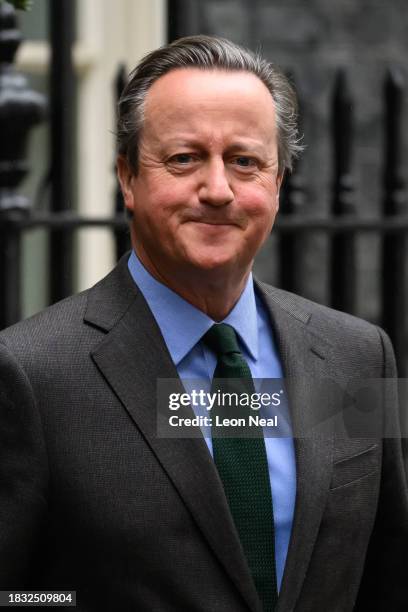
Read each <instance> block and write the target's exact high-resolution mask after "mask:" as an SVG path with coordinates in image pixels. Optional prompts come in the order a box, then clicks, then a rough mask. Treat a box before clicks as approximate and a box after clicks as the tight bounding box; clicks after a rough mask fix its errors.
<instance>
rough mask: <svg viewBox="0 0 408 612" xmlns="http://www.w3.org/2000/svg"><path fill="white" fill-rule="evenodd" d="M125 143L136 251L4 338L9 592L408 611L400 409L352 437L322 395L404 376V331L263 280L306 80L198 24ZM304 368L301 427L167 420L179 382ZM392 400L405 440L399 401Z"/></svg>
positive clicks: (136, 97)
mask: <svg viewBox="0 0 408 612" xmlns="http://www.w3.org/2000/svg"><path fill="white" fill-rule="evenodd" d="M118 142H119V157H118V175H119V179H120V183H121V186H122V191H123V196H124V200H125V205H126V208H127V210H128V211H129V213H130V214H131V222H130V224H131V235H132V245H133V251H132V254H131V255H130V257H129V256H126V257H125V258H124V259H122V260H121V261H120V262H119V264H118V266H117V267H116V268H115V269H114V270H113V272H111V273H110V274H109V275H108V276H107V277H106V278H105V279H103V280H102V281H101V282H99V283H98V284H97V285H96V286H95V287H93V288H91V289H90V290H88V291H85V292H84V293H82V294H80V295H78V296H74V297H72V298H69V299H67V300H64V301H63V302H61V303H60V304H57V305H55V306H52V307H51V308H49V309H47V310H46V311H44V312H43V313H40V314H39V315H37V316H35V317H33V318H32V319H30V320H28V321H25V322H22V323H20V324H18V325H17V326H14V327H12V328H10V329H8V330H6V331H4V332H2V333H1V334H0V346H1V351H0V373H1V376H0V381H1V387H0V393H1V395H0V398H1V400H0V401H1V404H0V408H1V412H0V419H1V420H0V423H1V426H0V483H1V488H0V492H1V500H0V501H1V503H0V588H1V589H34V588H36V589H47V590H61V589H65V590H67V589H74V590H76V591H77V608H78V609H79V610H81V611H89V610H98V611H99V610H112V611H113V610H120V611H127V610H137V611H138V612H139V611H146V612H147V611H149V612H150V611H152V610H154V611H155V612H159V611H163V612H168V611H177V612H179V611H181V610H183V611H184V610H185V611H189V612H198V611H201V612H204V611H207V612H210V611H211V612H212V611H220V612H221V611H223V612H224V611H228V612H229V611H231V612H238V611H245V610H246V611H248V610H252V611H261V610H265V611H269V610H274V609H275V610H277V611H279V612H289V611H292V610H294V611H297V612H312V611H313V612H317V611H318V612H320V611H324V612H348V611H351V610H357V611H362V610H370V611H374V610H378V611H379V610H381V611H384V610H387V611H388V610H390V611H391V610H392V611H393V612H397V611H399V610H405V609H406V606H407V603H408V588H407V580H406V578H405V567H406V562H407V551H408V541H407V517H408V507H407V492H406V482H405V477H404V473H403V465H402V459H401V450H400V441H399V440H398V439H396V438H395V437H393V438H390V437H386V436H385V431H384V430H383V420H382V416H381V415H379V416H375V417H373V419H374V421H375V422H374V425H375V427H376V435H375V437H374V436H366V437H364V436H360V437H355V436H350V437H347V436H346V435H342V436H340V437H338V436H336V435H335V433H336V431H335V430H334V428H333V427H332V421H333V420H334V421H335V420H336V416H338V415H336V414H334V413H333V410H332V406H331V404H330V401H329V400H327V403H323V404H322V403H320V404H319V405H317V403H316V401H315V400H314V399H313V397H314V398H315V396H314V395H313V393H314V390H313V381H315V380H316V381H318V380H324V379H330V380H331V381H332V382H333V383H335V384H336V385H338V386H339V387H341V388H345V387H346V386H347V384H348V383H349V382H350V381H353V380H366V379H368V378H376V379H378V378H383V377H388V378H390V377H393V376H395V365H394V358H393V353H392V348H391V346H390V343H389V340H388V339H387V337H386V335H385V334H384V332H382V331H381V330H379V329H378V328H376V327H374V326H373V325H370V324H368V323H365V322H363V321H360V320H358V319H355V318H353V317H350V316H348V315H345V314H342V313H339V312H334V311H332V310H329V309H327V308H325V307H322V306H318V305H316V304H313V303H311V302H308V301H307V300H304V299H302V298H300V297H296V296H294V295H291V294H288V293H285V292H283V291H280V290H277V289H274V288H272V287H269V286H268V285H265V284H263V283H260V282H256V281H253V279H252V276H251V268H252V264H253V260H254V257H255V255H256V253H257V251H258V250H259V248H260V246H261V245H262V243H263V242H264V241H265V240H266V238H267V237H268V235H269V232H270V231H271V228H272V225H273V222H274V219H275V215H276V213H277V211H278V202H279V189H280V186H281V182H282V178H283V174H284V171H285V169H288V170H290V169H291V164H292V160H293V158H294V157H295V156H296V154H297V153H298V152H299V150H300V147H299V145H298V142H297V133H296V103H295V97H294V94H293V91H292V89H291V87H290V85H289V83H288V82H287V80H286V78H285V77H284V76H283V75H282V74H281V73H280V72H279V71H278V70H277V69H276V68H275V67H273V66H272V65H270V64H269V63H268V62H266V61H265V60H263V59H261V58H259V57H256V56H254V55H253V54H251V53H250V52H248V51H246V50H243V49H241V48H240V47H238V46H236V45H234V44H233V43H231V42H229V41H226V40H222V39H215V38H211V37H205V36H201V37H200V36H197V37H190V38H186V39H181V40H179V41H176V42H175V43H173V44H171V45H168V46H166V47H164V48H162V49H159V50H157V51H155V52H153V53H152V54H150V55H149V56H147V57H146V58H145V59H144V60H143V61H142V62H141V63H140V64H139V66H138V67H137V68H136V69H135V71H134V72H133V73H132V74H131V76H130V80H129V83H128V85H127V87H126V89H125V91H124V93H123V95H122V98H121V101H120V104H119V125H118ZM237 372H238V373H237ZM283 375H285V376H287V377H290V379H291V380H292V381H293V389H292V392H291V393H290V400H289V415H290V416H289V420H290V431H291V435H289V436H286V437H283V438H282V437H281V438H279V437H275V438H269V437H267V436H265V437H264V436H263V433H262V428H258V429H257V435H256V436H255V437H254V438H250V439H249V440H247V439H244V438H239V437H238V438H235V439H233V440H232V441H228V440H226V439H223V438H222V437H221V438H220V439H217V436H215V435H214V436H213V437H211V436H206V438H205V439H204V438H203V436H201V434H200V437H191V438H177V437H160V436H159V435H158V432H157V405H156V396H157V381H158V380H160V379H173V380H178V379H179V378H181V379H184V380H188V379H192V378H202V379H208V380H209V381H211V380H212V378H213V377H214V378H217V377H218V376H219V377H220V378H223V377H224V378H231V376H232V378H238V379H242V380H244V381H245V384H247V385H249V387H248V388H250V389H252V390H253V389H254V388H255V387H254V386H252V385H253V381H252V379H268V378H280V377H282V376H283ZM381 408H383V409H384V411H385V414H386V416H387V424H388V426H391V427H392V429H391V431H392V433H393V434H398V425H397V423H398V414H397V411H396V406H395V400H394V398H393V394H392V393H388V394H385V396H384V400H383V405H382V406H381ZM185 411H186V414H188V415H189V416H190V417H193V416H194V413H193V411H192V409H191V408H190V407H187V408H185ZM331 417H333V418H331ZM313 422H315V423H317V424H318V425H320V424H322V428H320V429H319V434H320V435H319V437H316V436H315V435H312V433H311V429H310V427H309V425H310V423H313ZM308 424H309V425H308ZM259 432H261V435H259ZM248 491H250V494H248ZM278 595H279V597H278Z"/></svg>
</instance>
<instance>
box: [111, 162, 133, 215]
mask: <svg viewBox="0 0 408 612" xmlns="http://www.w3.org/2000/svg"><path fill="white" fill-rule="evenodd" d="M116 172H117V175H118V180H119V183H120V188H121V190H122V195H123V200H124V202H125V207H126V208H127V210H128V211H130V212H133V209H134V207H135V198H134V193H133V189H132V181H133V178H134V173H133V171H132V169H131V167H130V166H129V162H128V160H127V159H126V157H125V156H124V155H118V157H117V159H116Z"/></svg>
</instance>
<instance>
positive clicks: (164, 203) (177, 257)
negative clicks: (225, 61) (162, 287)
mask: <svg viewBox="0 0 408 612" xmlns="http://www.w3.org/2000/svg"><path fill="white" fill-rule="evenodd" d="M118 167H119V176H120V180H121V184H122V189H123V193H124V198H125V205H126V207H127V208H128V209H129V210H130V211H132V213H133V220H132V225H133V227H132V230H133V231H132V237H133V243H134V247H135V249H136V252H137V254H138V255H139V257H140V259H141V260H142V262H143V263H144V264H145V266H146V267H147V269H149V270H150V271H151V272H153V273H154V274H155V275H156V276H159V277H160V278H162V279H165V280H166V279H169V280H170V279H171V278H172V277H173V276H174V275H175V274H176V275H178V277H179V278H180V277H184V278H186V279H188V278H189V277H190V278H191V276H192V275H197V274H199V273H206V274H208V273H210V274H214V275H217V274H220V277H222V275H223V274H225V273H226V274H228V273H230V272H231V271H232V270H234V271H235V272H236V273H239V274H245V273H246V272H248V271H249V270H250V268H251V266H252V262H253V259H254V256H255V254H256V253H257V251H258V250H259V248H260V246H261V245H262V243H263V242H264V240H265V239H266V237H267V236H268V235H269V233H270V231H271V228H272V225H273V222H274V219H275V215H276V213H277V211H278V196H279V188H280V184H281V177H280V176H279V175H278V151H277V136H276V125H275V109H274V102H273V100H272V98H271V95H270V93H269V92H268V90H267V88H266V87H265V85H264V84H263V83H262V82H261V81H260V80H259V79H258V78H257V77H256V76H254V75H253V74H250V73H246V72H225V71H221V70H212V71H204V70H199V69H196V68H185V69H178V70H174V71H172V72H170V73H167V74H166V75H164V76H163V77H161V78H160V79H158V80H157V81H156V82H155V83H154V84H153V86H152V87H151V89H150V90H149V92H148V95H147V98H146V105H145V119H144V125H143V130H142V136H141V142H140V151H139V164H138V173H137V175H135V174H133V173H132V172H131V170H130V169H129V167H128V165H127V163H126V162H125V161H124V160H123V159H122V160H119V162H118ZM169 284H170V283H169Z"/></svg>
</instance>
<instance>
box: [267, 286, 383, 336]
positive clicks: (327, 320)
mask: <svg viewBox="0 0 408 612" xmlns="http://www.w3.org/2000/svg"><path fill="white" fill-rule="evenodd" d="M257 286H258V289H259V290H260V294H261V296H263V298H264V299H265V298H266V299H267V301H268V300H273V302H274V303H275V304H276V305H277V306H278V307H280V308H282V309H283V310H285V311H286V312H287V313H288V314H290V315H291V316H293V317H295V318H296V319H298V320H300V321H302V322H303V323H305V324H307V325H308V327H309V329H311V330H314V331H315V332H317V333H319V334H321V335H323V336H324V337H325V338H326V340H327V341H328V342H329V343H330V341H333V340H334V341H339V340H340V339H341V338H343V339H344V338H346V337H347V338H352V337H353V336H354V337H356V338H359V339H360V340H361V338H362V337H364V338H365V339H366V340H367V339H368V338H370V337H371V338H372V339H374V340H375V342H376V343H378V341H379V336H380V335H384V336H385V335H386V334H385V332H383V330H380V328H379V327H377V326H376V325H374V324H373V323H370V322H369V321H365V320H364V319H361V318H359V317H356V316H354V315H351V314H348V313H346V312H341V311H339V310H335V309H334V308H330V307H328V306H324V305H323V304H318V303H317V302H313V301H312V300H309V299H307V298H304V297H302V296H300V295H297V294H294V293H290V292H289V291H284V290H283V289H278V288H276V287H272V286H271V285H268V284H266V283H259V282H258V283H257Z"/></svg>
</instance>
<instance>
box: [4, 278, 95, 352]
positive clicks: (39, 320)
mask: <svg viewBox="0 0 408 612" xmlns="http://www.w3.org/2000/svg"><path fill="white" fill-rule="evenodd" d="M87 294H88V290H86V291H84V292H82V293H78V294H76V295H72V296H70V297H68V298H66V299H64V300H61V301H60V302H57V303H56V304H53V305H52V306H49V307H48V308H45V309H44V310H42V311H41V312H38V313H37V314H35V315H33V316H31V317H29V318H28V319H25V320H23V321H20V322H19V323H16V324H15V325H12V326H11V327H8V328H6V329H4V330H2V331H1V332H0V344H3V345H6V346H7V347H8V348H9V350H10V351H11V352H12V353H14V354H15V355H16V356H18V355H19V354H22V355H24V353H27V352H28V353H29V352H31V351H36V350H47V349H48V348H52V347H57V346H58V345H60V346H63V345H67V346H69V345H72V340H73V338H74V335H75V333H78V329H79V328H80V326H82V323H83V317H84V312H85V308H86V303H87Z"/></svg>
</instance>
